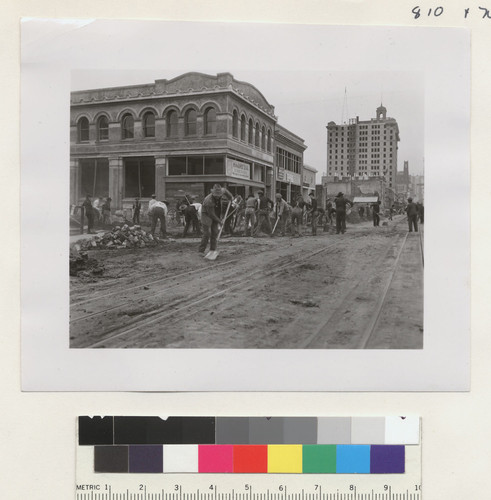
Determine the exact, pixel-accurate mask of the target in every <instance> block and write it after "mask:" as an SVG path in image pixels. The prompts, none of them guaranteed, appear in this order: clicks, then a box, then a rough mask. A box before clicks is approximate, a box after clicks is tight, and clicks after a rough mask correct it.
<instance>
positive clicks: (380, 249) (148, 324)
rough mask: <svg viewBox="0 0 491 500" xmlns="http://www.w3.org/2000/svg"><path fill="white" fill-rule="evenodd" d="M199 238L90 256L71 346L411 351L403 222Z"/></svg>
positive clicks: (412, 252) (413, 309) (411, 285)
mask: <svg viewBox="0 0 491 500" xmlns="http://www.w3.org/2000/svg"><path fill="white" fill-rule="evenodd" d="M198 242H199V240H198V239H196V238H187V239H176V240H172V241H168V240H166V241H164V242H163V243H162V244H160V245H159V246H157V247H152V248H138V249H131V250H130V249H119V250H94V251H90V252H89V256H90V258H91V259H96V260H97V262H98V263H99V265H100V266H101V267H103V269H104V272H103V273H102V274H100V275H95V276H90V277H88V276H82V277H71V278H70V290H71V308H70V346H71V347H73V348H87V347H93V348H96V347H98V348H237V349H244V348H253V349H260V348H267V349H278V348H279V349H306V348H309V349H360V348H367V349H420V348H422V347H423V264H422V261H423V259H422V254H423V233H422V232H421V231H420V232H419V233H408V232H407V224H406V222H405V218H404V217H403V216H397V217H395V218H394V221H388V225H387V226H380V227H378V228H374V227H372V226H371V223H370V222H369V221H366V222H362V223H359V224H356V225H349V226H348V230H347V232H346V234H344V235H336V234H334V230H333V228H330V230H329V231H328V232H323V231H322V229H320V231H319V232H318V236H315V237H313V236H311V235H310V228H309V229H308V232H305V233H304V236H303V237H300V238H291V237H283V238H282V237H275V238H244V237H229V238H224V239H222V240H221V241H220V243H219V250H220V255H219V257H218V259H217V260H216V261H215V262H209V261H206V260H203V257H201V256H200V255H199V254H198V252H197V248H198Z"/></svg>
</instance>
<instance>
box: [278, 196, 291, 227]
mask: <svg viewBox="0 0 491 500" xmlns="http://www.w3.org/2000/svg"><path fill="white" fill-rule="evenodd" d="M274 212H275V216H276V219H277V223H276V224H277V225H278V229H279V231H280V234H281V236H285V228H286V221H287V220H288V215H289V212H290V210H289V208H288V203H287V202H286V201H285V200H284V199H283V197H282V196H281V194H280V193H276V203H275V205H274Z"/></svg>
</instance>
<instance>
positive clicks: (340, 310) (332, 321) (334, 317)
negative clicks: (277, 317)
mask: <svg viewBox="0 0 491 500" xmlns="http://www.w3.org/2000/svg"><path fill="white" fill-rule="evenodd" d="M400 239H401V235H400V234H399V233H397V234H396V238H395V240H396V242H395V243H396V244H398V243H399V241H400ZM403 247H404V245H401V248H403ZM391 251H392V245H391V246H390V247H389V248H388V249H387V252H385V253H384V254H383V255H381V256H380V257H379V259H377V262H376V264H375V265H374V266H373V267H375V268H376V267H377V266H378V265H380V263H382V262H383V261H384V260H386V258H387V256H388V255H389V254H390V252H391ZM365 280H366V276H364V275H362V276H361V277H360V279H359V280H356V281H355V282H354V283H353V285H352V286H350V287H349V289H348V291H347V293H346V294H345V295H344V297H343V299H342V300H341V301H340V303H339V305H338V306H337V307H336V309H335V310H334V311H333V313H332V314H331V315H330V316H329V318H328V319H327V320H326V321H325V322H323V323H322V325H321V326H320V328H317V329H316V331H315V333H313V334H311V335H310V336H309V337H308V338H307V339H306V340H305V341H304V342H303V343H302V344H300V348H301V349H308V348H312V346H313V344H314V343H315V342H316V341H318V340H319V339H320V337H321V336H322V334H323V333H324V332H325V330H326V328H327V327H328V325H329V326H330V328H329V329H330V330H331V329H332V325H336V324H338V323H339V321H340V320H341V318H342V317H343V315H344V311H345V309H346V304H347V303H350V302H351V301H350V297H351V296H352V295H353V294H354V293H358V290H359V287H360V284H361V283H362V282H364V281H365Z"/></svg>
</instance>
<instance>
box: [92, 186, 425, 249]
mask: <svg viewBox="0 0 491 500" xmlns="http://www.w3.org/2000/svg"><path fill="white" fill-rule="evenodd" d="M96 201H97V202H93V201H92V197H91V196H90V195H89V194H88V195H87V197H86V199H85V201H84V203H83V204H82V206H83V208H84V209H85V215H86V217H87V221H88V232H89V233H91V234H93V227H94V220H95V219H97V220H102V221H103V223H107V222H109V223H110V220H111V216H110V214H111V198H107V199H106V200H105V201H104V203H103V204H102V205H101V208H100V209H99V206H100V198H97V199H96ZM380 205H381V202H380V201H376V202H374V203H372V204H371V206H369V205H367V206H366V214H367V216H369V215H370V213H371V215H372V218H373V225H374V226H379V225H380ZM352 206H353V203H352V202H351V201H350V200H349V199H347V198H345V196H344V194H343V193H342V192H339V193H338V194H337V196H336V197H335V198H334V200H333V201H331V199H328V200H327V202H326V208H325V209H324V208H322V207H319V206H318V203H317V199H316V197H315V194H314V193H313V192H312V193H310V194H309V202H306V201H305V200H304V198H303V196H298V197H297V198H296V199H295V200H294V201H293V202H292V203H291V204H289V203H287V202H286V200H284V199H283V197H282V195H281V194H280V193H277V194H276V195H275V200H274V201H273V200H271V199H270V198H269V197H268V196H266V195H265V194H264V192H263V191H259V192H258V193H257V198H256V197H255V196H254V195H253V194H252V193H250V194H249V195H248V197H247V199H246V200H243V199H242V197H241V196H240V195H237V196H234V195H233V194H232V193H231V192H230V191H229V190H228V189H227V188H224V187H222V186H220V184H215V185H214V186H213V188H212V189H211V190H210V193H209V194H208V195H207V196H206V197H205V199H204V200H203V203H202V204H201V203H194V202H192V200H190V199H189V198H188V197H187V196H185V199H184V200H182V201H178V202H177V205H176V213H177V214H179V215H180V216H183V217H184V222H185V224H184V230H183V234H182V236H183V237H185V236H186V235H187V234H188V232H189V230H190V229H191V227H192V230H193V232H194V234H195V235H198V236H202V238H201V242H200V245H199V252H200V253H203V252H204V251H205V249H206V247H207V245H208V243H209V244H210V250H212V251H213V250H216V246H217V240H218V237H219V232H220V228H221V226H222V225H223V228H222V229H221V230H222V231H223V232H224V233H228V234H233V232H234V229H235V227H236V224H237V221H238V220H239V218H241V217H242V216H243V219H244V225H245V227H244V233H243V234H244V236H256V235H257V233H259V232H261V231H262V232H264V233H266V234H268V235H270V236H273V235H274V234H277V235H281V236H285V235H286V232H287V226H288V225H289V224H290V225H291V234H292V236H294V237H298V236H301V227H302V225H303V223H304V219H305V216H306V215H307V217H308V218H310V220H311V228H312V235H313V236H315V235H316V234H317V227H318V225H323V226H324V229H325V228H326V226H328V225H330V224H332V223H333V219H334V218H335V221H336V234H340V233H341V234H344V232H345V231H346V215H347V214H348V213H349V210H350V209H351V207H352ZM141 211H142V203H141V200H140V198H139V197H138V196H137V197H135V201H134V203H133V224H138V225H139V224H140V214H141ZM405 211H406V213H407V219H408V225H409V231H410V232H412V231H413V230H414V231H418V219H419V221H420V222H421V223H423V221H424V207H423V205H422V204H421V203H418V204H416V203H413V200H412V198H408V204H407V206H406V208H405ZM394 212H395V208H394V205H392V206H391V208H390V214H389V219H391V220H392V214H393V213H394ZM147 213H148V215H149V217H150V219H151V230H150V232H151V234H152V236H155V230H156V228H157V225H158V224H159V223H160V235H161V237H163V238H165V237H166V233H167V223H166V217H167V215H168V208H167V202H165V201H158V200H157V199H156V195H155V194H153V195H152V197H151V200H150V201H149V203H148V212H147ZM358 213H359V215H360V217H362V218H363V216H364V214H365V208H364V207H363V206H360V207H359V209H358ZM271 214H273V223H272V219H271Z"/></svg>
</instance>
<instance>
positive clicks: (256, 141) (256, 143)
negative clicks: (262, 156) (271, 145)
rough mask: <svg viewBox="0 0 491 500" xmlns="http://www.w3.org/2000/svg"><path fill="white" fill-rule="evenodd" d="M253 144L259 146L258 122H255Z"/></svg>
mask: <svg viewBox="0 0 491 500" xmlns="http://www.w3.org/2000/svg"><path fill="white" fill-rule="evenodd" d="M254 145H255V146H256V147H259V123H257V122H256V135H255V138H254Z"/></svg>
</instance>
